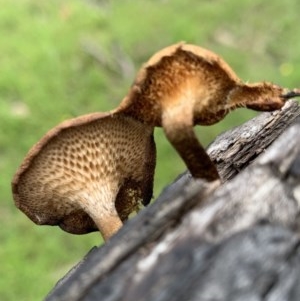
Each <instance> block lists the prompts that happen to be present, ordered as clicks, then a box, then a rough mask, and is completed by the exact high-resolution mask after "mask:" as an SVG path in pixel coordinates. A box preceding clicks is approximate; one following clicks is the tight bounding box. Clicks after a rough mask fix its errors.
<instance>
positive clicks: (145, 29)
mask: <svg viewBox="0 0 300 301" xmlns="http://www.w3.org/2000/svg"><path fill="white" fill-rule="evenodd" d="M97 2H98V5H96V3H97ZM0 6H1V10H0V34H1V43H0V53H1V55H0V68H1V69H0V70H1V72H0V128H1V131H0V171H1V176H0V191H1V195H0V220H1V228H0V241H1V248H0V262H1V277H0V300H5V301H6V300H30V301H31V300H33V301H34V300H42V299H43V297H45V295H46V294H47V293H48V291H49V290H50V289H51V288H52V287H53V285H54V284H55V282H56V281H57V280H58V279H59V278H60V277H61V276H62V275H64V274H65V273H66V271H67V270H68V269H69V268H70V267H71V266H72V265H73V264H74V263H76V262H77V261H78V260H79V259H80V258H81V257H82V256H83V255H84V254H85V253H86V252H87V251H88V250H89V249H90V248H91V247H92V246H93V245H97V244H99V243H100V242H101V240H100V235H99V234H97V233H93V234H89V235H86V236H75V235H69V234H66V233H64V232H63V231H61V230H60V229H58V228H56V227H54V228H51V227H39V226H36V225H34V224H33V223H32V222H31V221H30V220H28V219H27V218H26V217H25V216H24V215H23V214H22V213H21V212H20V211H18V210H17V209H16V208H15V207H14V204H13V200H12V197H11V191H10V181H11V178H12V176H13V174H14V172H15V171H16V169H17V167H18V166H19V164H20V163H21V161H22V158H23V157H24V155H25V154H26V152H27V151H28V149H29V148H30V147H31V146H32V144H33V143H35V142H36V141H37V140H38V139H39V138H40V137H41V136H42V135H43V134H44V133H45V132H46V131H47V130H49V129H50V128H52V127H53V126H55V125H56V124H57V123H59V122H61V121H62V120H64V119H66V118H70V117H74V116H78V115H81V114H84V113H88V112H93V111H106V110H109V109H112V108H114V107H116V105H117V104H118V103H119V102H120V100H121V99H122V97H123V96H124V95H125V94H126V93H127V90H128V88H129V86H130V84H131V82H132V80H133V78H134V75H135V72H136V70H137V69H138V68H139V67H140V65H141V63H142V62H144V61H145V60H147V59H148V58H149V56H150V55H151V54H153V53H154V52H155V51H157V50H159V49H160V48H162V47H164V46H166V45H169V44H172V43H175V42H178V41H182V40H184V41H187V42H190V43H195V44H198V45H202V46H204V47H207V48H210V49H212V50H214V51H215V52H217V53H219V54H221V55H222V56H223V57H224V58H225V59H226V60H227V61H228V62H229V63H230V65H232V67H233V68H234V69H235V70H236V71H237V73H238V74H239V75H240V76H241V78H243V79H244V80H246V81H260V80H268V81H273V82H275V83H278V84H281V85H282V86H286V87H296V86H298V87H299V78H300V71H299V70H300V69H299V66H300V56H299V54H298V53H299V50H300V39H299V38H298V37H299V34H300V32H299V31H300V29H299V26H298V18H297V17H298V12H299V11H300V3H299V1H298V0H287V1H279V0H274V1H273V2H272V4H270V3H268V2H265V1H258V0H245V1H237V0H224V1H196V0H189V1H181V0H173V1H158V0H156V1H150V0H148V1H146V0H144V1H130V0H123V1H100V0H98V1H96V0H94V1H79V0H65V1H59V0H52V1H38V0H11V1H6V0H0ZM95 54H97V55H96V56H95ZM99 54H100V55H99ZM98 55H99V56H98ZM120 62H121V64H120ZM251 116H254V113H252V112H249V111H242V110H240V111H237V112H235V113H234V114H232V115H231V116H230V117H228V118H226V120H225V121H223V122H221V123H220V124H218V125H216V126H212V127H206V128H204V127H201V128H198V129H197V132H198V134H199V138H200V140H201V141H202V142H203V143H204V144H207V143H209V141H211V140H212V139H213V138H214V137H215V136H216V135H217V134H219V133H220V132H221V131H224V130H225V129H227V128H230V127H232V126H233V125H237V124H239V123H241V122H243V121H245V120H247V119H249V118H250V117H251ZM156 141H157V149H158V165H157V172H156V177H155V196H157V195H158V194H159V192H160V191H161V189H162V188H163V187H164V186H165V185H166V184H167V183H169V182H171V181H172V179H174V178H175V177H176V176H177V174H178V173H180V172H182V171H183V170H184V169H185V167H184V165H183V163H182V162H181V160H180V159H179V158H178V156H177V154H176V153H175V152H174V151H173V149H172V148H171V146H170V145H169V144H168V142H167V141H166V139H165V137H164V135H163V134H162V131H161V130H159V129H158V130H157V131H156Z"/></svg>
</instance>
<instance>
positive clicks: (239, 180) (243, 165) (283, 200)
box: [46, 101, 300, 301]
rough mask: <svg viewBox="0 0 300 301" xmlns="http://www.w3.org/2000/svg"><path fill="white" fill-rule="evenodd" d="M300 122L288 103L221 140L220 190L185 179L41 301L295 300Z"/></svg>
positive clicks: (215, 150)
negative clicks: (221, 182)
mask: <svg viewBox="0 0 300 301" xmlns="http://www.w3.org/2000/svg"><path fill="white" fill-rule="evenodd" d="M299 115H300V107H299V105H298V103H297V102H293V101H289V102H288V103H287V104H286V105H285V107H284V108H283V109H282V110H281V111H278V112H275V113H263V114H261V115H259V116H258V117H256V118H254V119H253V120H251V121H249V122H247V123H245V124H244V125H242V126H240V127H237V128H235V129H233V130H231V131H229V132H226V133H224V134H222V135H220V136H219V137H218V138H217V139H216V140H215V141H214V143H213V144H212V145H211V146H210V147H209V149H208V152H209V154H210V156H211V157H212V159H213V160H214V162H215V163H216V165H217V167H218V170H219V172H220V174H221V176H222V178H223V182H224V183H223V184H222V185H220V183H217V182H213V183H210V184H208V183H205V182H203V181H200V180H197V181H195V180H193V179H191V177H190V176H189V174H188V173H185V174H183V175H182V176H180V177H179V178H178V179H177V180H176V181H175V182H174V183H173V184H171V185H170V186H169V187H167V188H166V189H165V190H164V191H163V192H162V194H161V196H160V197H159V198H158V199H157V200H156V201H155V202H154V203H153V204H152V205H150V206H149V207H148V208H146V209H144V210H142V211H141V212H140V213H139V214H138V215H137V216H136V217H135V218H133V219H131V220H130V221H129V222H127V223H126V225H124V227H123V228H122V229H121V230H120V231H119V232H118V233H117V234H116V235H115V236H114V237H112V239H111V240H109V241H108V242H107V243H106V244H105V245H104V246H101V247H99V248H96V247H95V248H94V249H92V250H91V251H90V252H89V254H87V256H86V257H85V258H84V259H83V260H82V261H81V262H80V263H79V264H78V265H77V266H76V267H74V268H73V269H72V270H71V271H70V272H69V274H67V275H66V276H65V277H64V278H63V279H62V280H61V281H60V282H59V283H58V284H57V286H56V287H55V288H54V289H53V291H52V292H50V294H49V295H48V297H47V299H46V300H49V301H54V300H57V301H58V300H66V301H67V300H85V301H92V300H107V301H108V300H110V301H114V300H116V301H117V300H130V301H132V300H139V301H140V300H145V301H146V300H147V301H150V300H156V301H169V300H172V301H176V300H180V301H182V300H205V301H217V300H228V301H237V300H243V301H245V300H249V301H250V300H251V301H254V300H255V301H256V300H268V301H275V300H280V301H281V300H295V301H296V300H300V248H299V245H300V238H299V228H300V224H299V220H300V219H299V211H300V209H299V204H300V121H299V119H298V121H295V119H297V117H298V116H299ZM292 123H294V125H292V126H291V127H290V126H289V125H290V124H292ZM282 133H283V134H282ZM280 134H282V135H280ZM279 136H280V137H279ZM278 137H279V138H278ZM274 140H276V141H275V142H274V143H273V144H272V145H271V146H270V144H271V143H272V141H274ZM269 146H270V147H269ZM262 152H263V154H262V155H260V156H259V154H260V153H262ZM258 156H259V157H258ZM257 157H258V158H257ZM256 158H257V159H256ZM253 161H254V162H253ZM250 163H252V164H250ZM249 164H250V166H248V165H249ZM241 170H243V171H242V172H240V171H241Z"/></svg>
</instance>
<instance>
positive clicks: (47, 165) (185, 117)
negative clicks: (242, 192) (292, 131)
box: [12, 43, 300, 240]
mask: <svg viewBox="0 0 300 301" xmlns="http://www.w3.org/2000/svg"><path fill="white" fill-rule="evenodd" d="M299 95H300V90H299V89H298V90H297V89H294V90H287V89H284V88H281V87H279V86H277V85H274V84H271V83H266V82H261V83H256V84H246V83H243V82H242V81H241V80H240V79H239V78H238V77H237V75H236V74H235V73H234V71H233V70H232V69H231V68H230V66H229V65H228V64H227V63H226V62H225V61H224V60H223V59H222V58H221V57H219V56H218V55H216V54H214V53H213V52H211V51H209V50H206V49H204V48H201V47H198V46H195V45H189V44H184V43H179V44H175V45H172V46H169V47H167V48H165V49H163V50H161V51H159V52H157V53H156V54H155V55H153V56H152V57H151V58H150V59H149V61H148V62H147V63H146V64H144V66H143V67H142V68H141V70H140V71H139V72H138V74H137V77H136V79H135V81H134V83H133V85H132V86H131V88H130V90H129V92H128V94H127V95H126V96H125V98H124V99H123V100H122V102H121V103H120V105H119V106H118V107H117V108H116V109H115V110H112V111H110V112H107V113H92V114H89V115H84V116H80V117H78V118H74V119H70V120H67V121H65V122H63V123H61V124H59V125H58V126H56V127H55V128H53V129H52V130H50V131H49V132H48V133H46V135H45V136H44V137H43V138H42V139H41V140H40V141H39V142H37V143H36V144H35V145H34V146H33V147H32V148H31V150H30V151H29V152H28V154H27V155H26V157H25V158H24V160H23V163H22V164H21V166H20V167H19V169H18V170H17V172H16V174H15V175H14V178H13V180H12V193H13V198H14V200H15V204H16V206H17V207H18V208H19V209H20V210H21V211H23V212H24V213H25V214H26V215H27V216H28V217H29V218H30V219H31V220H32V221H34V222H35V223H36V224H39V225H45V224H46V225H58V226H59V227H60V228H62V229H63V230H65V231H67V232H69V233H73V234H84V233H88V232H92V231H100V233H101V234H102V236H103V238H104V239H105V240H107V239H109V238H110V237H111V236H112V235H113V234H114V233H116V232H117V231H118V230H119V229H120V228H121V227H122V224H123V222H124V221H126V220H127V219H128V216H129V215H130V214H131V213H132V212H134V211H137V210H138V208H139V207H140V204H143V205H147V204H148V203H149V202H150V200H151V198H152V189H153V177H154V170H155V164H156V149H155V142H154V138H153V131H154V128H155V127H162V128H163V130H164V133H165V135H166V137H167V139H168V140H169V142H170V143H171V145H172V146H173V147H174V148H175V149H176V151H177V152H178V154H179V155H180V156H181V158H182V159H183V161H184V162H185V164H186V166H187V168H188V169H189V171H190V173H191V175H192V176H193V177H195V178H201V179H204V180H207V181H215V180H218V179H219V175H218V171H217V169H216V168H215V166H214V164H213V163H212V162H211V160H210V158H209V156H208V155H207V153H206V152H205V149H204V148H203V147H202V145H201V144H200V142H199V141H198V139H197V136H196V135H195V132H194V129H193V127H194V125H210V124H214V123H216V122H218V121H220V120H221V119H223V118H224V117H225V115H226V114H227V113H229V112H230V111H232V110H233V109H235V108H239V107H245V108H249V109H254V110H257V111H272V110H277V109H280V108H281V107H282V106H283V105H284V103H285V101H286V100H287V99H289V98H292V97H295V96H299Z"/></svg>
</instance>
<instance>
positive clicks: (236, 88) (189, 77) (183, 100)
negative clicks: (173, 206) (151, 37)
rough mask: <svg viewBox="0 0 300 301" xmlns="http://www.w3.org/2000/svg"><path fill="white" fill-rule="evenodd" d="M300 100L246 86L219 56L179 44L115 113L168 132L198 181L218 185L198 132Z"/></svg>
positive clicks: (148, 67) (273, 88) (150, 66)
mask: <svg viewBox="0 0 300 301" xmlns="http://www.w3.org/2000/svg"><path fill="white" fill-rule="evenodd" d="M299 95H300V89H295V90H292V91H289V90H287V89H283V88H281V87H279V86H277V85H274V84H272V83H266V82H261V83H256V84H246V83H243V82H242V81H241V80H240V79H239V78H238V77H237V75H236V74H235V73H234V71H233V70H232V69H231V68H230V66H229V65H228V64H227V63H226V62H225V61H224V60H223V59H222V58H221V57H220V56H218V55H217V54H215V53H213V52H211V51H209V50H206V49H204V48H201V47H198V46H195V45H189V44H184V43H179V44H175V45H172V46H169V47H167V48H165V49H163V50H161V51H159V52H157V53H156V54H155V55H153V56H152V57H151V58H150V59H149V61H148V62H147V63H146V64H145V65H144V66H143V67H142V69H141V70H140V71H139V73H138V75H137V77H136V80H135V82H134V84H133V86H132V87H131V89H130V91H129V93H128V95H127V96H126V97H125V98H124V99H123V101H122V103H121V104H120V106H119V107H118V108H117V109H116V110H115V112H122V113H123V114H124V115H127V116H131V117H132V118H134V119H136V120H139V121H141V122H142V123H145V124H148V125H151V126H158V127H163V130H164V132H165V134H166V136H167V138H168V140H169V141H170V143H171V144H172V145H173V146H174V148H175V149H176V150H177V152H178V153H179V154H180V156H181V157H182V159H183V160H184V162H185V164H186V165H187V167H188V169H189V170H190V172H191V174H192V176H193V177H195V178H203V179H206V180H208V181H213V180H216V179H218V178H219V175H218V172H217V169H216V167H215V166H214V164H213V163H212V162H211V160H210V158H209V156H208V155H207V153H206V152H205V149H204V148H203V147H202V145H201V144H200V142H199V141H198V139H197V136H196V134H195V132H194V130H193V126H194V125H198V124H199V125H211V124H214V123H216V122H218V121H220V120H221V119H223V118H224V117H225V116H226V115H227V113H229V112H230V111H232V110H233V109H235V108H239V107H246V108H250V109H254V110H257V111H272V110H277V109H280V108H281V107H282V106H283V105H284V103H285V101H286V100H287V99H289V98H292V97H295V96H299Z"/></svg>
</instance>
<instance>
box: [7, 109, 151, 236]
mask: <svg viewBox="0 0 300 301" xmlns="http://www.w3.org/2000/svg"><path fill="white" fill-rule="evenodd" d="M154 168H155V144H154V140H153V128H152V127H151V126H145V125H143V124H141V123H140V122H138V121H136V120H134V119H132V118H130V117H124V116H118V115H113V114H108V113H107V114H102V113H94V114H90V115H85V116H81V117H78V118H75V119H71V120H68V121H65V122H63V123H62V124H60V125H58V126H57V127H55V128H54V129H52V130H51V131H50V132H48V133H47V134H46V135H45V136H44V137H43V138H42V139H41V140H40V141H39V142H38V143H37V144H36V145H35V146H33V148H32V149H31V150H30V151H29V153H28V154H27V156H26V157H25V159H24V161H23V163H22V165H21V166H20V168H19V170H18V171H17V173H16V174H15V176H14V179H13V181H12V191H13V197H14V199H15V203H16V206H17V207H18V208H19V209H20V210H22V211H23V212H24V213H25V214H26V215H27V216H28V217H29V218H30V219H31V220H33V221H34V222H35V223H36V224H40V225H44V224H47V225H58V226H60V227H61V228H62V229H63V230H65V231H67V232H70V233H74V234H84V233H88V232H91V231H96V230H97V229H99V230H100V232H101V234H102V235H103V237H104V239H108V238H109V237H110V236H112V235H113V234H114V233H115V232H116V231H117V230H118V229H119V228H120V227H121V226H122V222H123V221H125V220H126V219H127V218H128V215H129V214H130V213H131V212H133V211H136V210H138V207H139V204H140V202H141V203H143V204H144V205H146V204H148V203H149V201H150V199H151V197H152V187H153V174H154Z"/></svg>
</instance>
